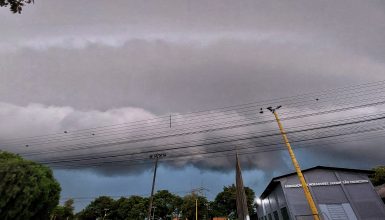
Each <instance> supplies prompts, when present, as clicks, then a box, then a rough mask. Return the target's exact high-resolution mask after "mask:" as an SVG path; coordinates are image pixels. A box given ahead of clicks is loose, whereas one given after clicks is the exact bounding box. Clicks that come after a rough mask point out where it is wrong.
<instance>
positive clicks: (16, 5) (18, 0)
mask: <svg viewBox="0 0 385 220" xmlns="http://www.w3.org/2000/svg"><path fill="white" fill-rule="evenodd" d="M30 3H34V0H0V7H8V6H9V9H10V10H11V11H12V12H13V13H19V14H20V13H21V10H23V6H25V4H30Z"/></svg>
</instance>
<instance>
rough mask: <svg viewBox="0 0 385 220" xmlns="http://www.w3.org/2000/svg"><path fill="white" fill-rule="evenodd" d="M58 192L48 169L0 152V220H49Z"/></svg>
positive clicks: (57, 199)
mask: <svg viewBox="0 0 385 220" xmlns="http://www.w3.org/2000/svg"><path fill="white" fill-rule="evenodd" d="M60 191H61V188H60V185H59V183H58V182H57V181H56V180H55V178H54V177H53V174H52V171H51V169H50V168H48V167H46V166H43V165H40V164H38V163H35V162H32V161H29V160H24V159H23V158H21V157H20V156H18V155H15V154H11V153H7V152H4V151H0V195H1V196H0V219H2V220H8V219H12V220H18V219H31V220H34V219H39V220H44V219H49V215H50V212H52V210H53V209H54V208H55V207H56V206H57V204H58V203H59V196H60Z"/></svg>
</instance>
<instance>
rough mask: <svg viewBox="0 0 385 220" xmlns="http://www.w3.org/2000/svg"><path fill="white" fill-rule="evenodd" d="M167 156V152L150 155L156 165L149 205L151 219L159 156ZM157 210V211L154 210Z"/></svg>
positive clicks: (148, 218) (148, 216)
mask: <svg viewBox="0 0 385 220" xmlns="http://www.w3.org/2000/svg"><path fill="white" fill-rule="evenodd" d="M162 157H166V154H152V155H150V159H155V165H154V176H153V178H152V188H151V196H150V205H149V207H148V213H147V220H150V219H151V211H152V200H153V197H154V187H155V178H156V170H157V168H158V160H159V158H162ZM154 212H155V211H154Z"/></svg>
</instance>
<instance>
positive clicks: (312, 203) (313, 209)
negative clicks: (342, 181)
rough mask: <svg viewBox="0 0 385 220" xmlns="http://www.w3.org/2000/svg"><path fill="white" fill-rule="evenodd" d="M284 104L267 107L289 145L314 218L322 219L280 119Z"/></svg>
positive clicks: (288, 147) (316, 219) (292, 159)
mask: <svg viewBox="0 0 385 220" xmlns="http://www.w3.org/2000/svg"><path fill="white" fill-rule="evenodd" d="M281 107H282V106H277V107H276V108H273V107H268V108H267V109H268V110H269V111H270V112H271V113H273V115H274V117H275V120H276V121H277V124H278V127H279V131H280V132H281V135H282V138H283V141H284V142H285V145H286V147H287V150H288V151H289V155H290V158H291V161H292V162H293V165H294V168H295V171H296V172H297V176H298V179H299V181H300V183H301V185H302V188H303V191H304V193H305V197H306V200H307V202H308V204H309V206H310V210H311V212H312V215H313V218H314V220H320V217H319V213H318V210H317V207H316V205H315V203H314V200H313V197H312V195H311V194H310V190H309V187H308V185H307V183H306V180H305V178H304V177H303V174H302V171H301V168H300V167H299V164H298V161H297V159H296V157H295V155H294V152H293V150H292V148H291V145H290V142H289V139H288V138H287V136H286V132H285V130H284V129H283V126H282V124H281V121H280V120H279V117H278V113H277V110H278V109H279V108H281ZM260 113H263V109H262V108H261V111H260Z"/></svg>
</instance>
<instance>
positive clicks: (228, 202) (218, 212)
mask: <svg viewBox="0 0 385 220" xmlns="http://www.w3.org/2000/svg"><path fill="white" fill-rule="evenodd" d="M245 193H246V199H247V206H248V210H249V214H250V215H253V214H254V209H253V201H254V197H255V193H254V191H253V190H252V189H250V188H249V187H245ZM211 213H212V215H214V216H229V215H230V214H231V213H233V215H235V216H237V203H236V187H235V185H234V184H233V185H231V186H227V187H226V186H225V187H223V191H222V192H220V193H218V195H217V196H216V197H215V200H214V202H213V203H212V211H211Z"/></svg>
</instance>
